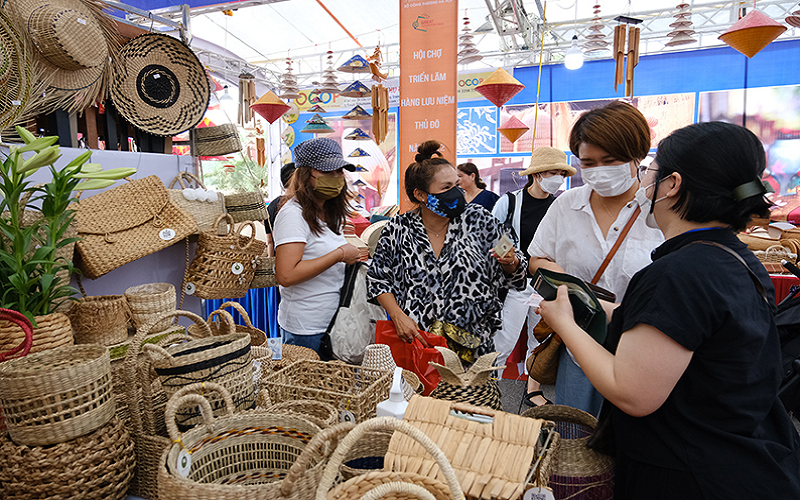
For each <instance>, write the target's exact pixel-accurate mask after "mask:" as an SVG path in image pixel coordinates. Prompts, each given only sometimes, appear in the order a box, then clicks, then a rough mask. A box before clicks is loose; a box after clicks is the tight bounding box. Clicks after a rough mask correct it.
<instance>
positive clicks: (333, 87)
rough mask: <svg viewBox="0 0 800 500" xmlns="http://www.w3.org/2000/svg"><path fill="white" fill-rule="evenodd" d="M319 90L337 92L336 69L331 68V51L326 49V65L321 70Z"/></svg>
mask: <svg viewBox="0 0 800 500" xmlns="http://www.w3.org/2000/svg"><path fill="white" fill-rule="evenodd" d="M320 90H322V91H323V92H328V93H331V94H334V93H336V92H339V90H340V89H339V82H338V81H337V80H336V70H335V69H333V52H332V51H330V50H329V51H328V67H327V68H325V71H323V72H322V85H321V86H320Z"/></svg>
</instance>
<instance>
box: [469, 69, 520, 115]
mask: <svg viewBox="0 0 800 500" xmlns="http://www.w3.org/2000/svg"><path fill="white" fill-rule="evenodd" d="M524 88H525V85H523V84H521V83H520V82H519V81H517V80H516V79H515V78H514V77H513V76H511V75H509V74H508V71H506V70H504V69H503V68H497V70H495V72H494V73H492V74H491V75H489V78H487V79H486V80H484V81H483V83H481V84H479V85H478V86H477V87H475V90H476V91H477V92H478V93H479V94H480V95H482V96H483V97H485V98H487V99H489V100H490V101H491V102H492V104H494V105H495V106H497V107H498V108H499V107H501V106H502V105H503V104H505V103H507V102H508V100H509V99H511V98H512V97H514V96H515V95H517V94H518V93H519V92H520V91H521V90H522V89H524Z"/></svg>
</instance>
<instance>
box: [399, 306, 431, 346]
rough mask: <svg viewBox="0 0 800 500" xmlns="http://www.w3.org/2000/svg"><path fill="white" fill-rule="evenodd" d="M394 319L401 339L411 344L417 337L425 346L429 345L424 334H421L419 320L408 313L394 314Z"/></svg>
mask: <svg viewBox="0 0 800 500" xmlns="http://www.w3.org/2000/svg"><path fill="white" fill-rule="evenodd" d="M392 321H393V322H394V327H395V329H396V330H397V336H398V337H399V338H400V340H402V341H403V342H405V343H407V344H410V343H411V342H413V341H414V338H415V337H416V338H418V339H419V340H420V342H422V343H423V344H424V345H425V347H429V346H428V343H427V342H425V339H424V338H423V337H422V335H420V334H419V325H417V322H416V321H414V320H413V319H411V318H410V317H409V316H408V315H407V314H406V313H400V314H395V315H394V316H392Z"/></svg>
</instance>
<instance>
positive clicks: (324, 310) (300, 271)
mask: <svg viewBox="0 0 800 500" xmlns="http://www.w3.org/2000/svg"><path fill="white" fill-rule="evenodd" d="M294 160H295V167H296V168H295V171H294V174H293V175H292V180H291V183H290V185H289V189H288V190H287V191H286V194H285V195H284V200H285V201H284V204H283V206H282V207H281V208H280V211H279V212H278V216H277V217H276V218H275V227H274V228H273V237H274V240H275V275H276V277H277V278H278V283H279V284H280V285H281V288H280V293H281V303H280V305H279V306H278V325H279V326H280V327H281V333H282V335H283V341H284V343H286V344H294V345H300V346H303V347H308V348H310V349H314V350H315V351H318V350H319V345H320V341H321V340H322V336H323V335H324V333H325V331H326V329H327V328H328V324H329V323H330V321H331V318H332V317H333V315H334V313H335V312H336V309H337V308H338V305H339V292H340V290H341V288H342V283H343V281H344V268H345V264H354V263H356V262H358V261H364V260H366V259H367V252H366V250H363V251H362V250H359V249H358V248H356V247H354V246H353V245H351V244H349V243H347V242H346V241H345V239H344V235H343V234H342V226H343V225H344V221H345V217H346V215H347V202H348V199H349V194H348V192H347V187H346V183H345V180H344V172H343V170H349V171H351V172H352V171H354V170H355V167H354V166H353V165H351V164H349V163H348V162H347V161H346V160H345V159H344V158H343V157H342V148H341V146H339V144H338V143H337V142H336V141H334V140H332V139H328V138H327V137H318V138H316V139H311V140H308V141H305V142H301V143H300V144H298V145H297V146H296V147H295V149H294Z"/></svg>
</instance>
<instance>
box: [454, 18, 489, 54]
mask: <svg viewBox="0 0 800 500" xmlns="http://www.w3.org/2000/svg"><path fill="white" fill-rule="evenodd" d="M472 38H473V35H472V30H471V29H470V27H469V18H468V17H467V11H466V9H465V10H464V27H463V28H462V29H461V35H459V36H458V45H459V47H458V55H457V57H458V64H469V63H473V62H477V61H480V60H481V59H483V56H482V55H480V51H479V50H478V47H477V46H475V42H474V41H473V40H472Z"/></svg>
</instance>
